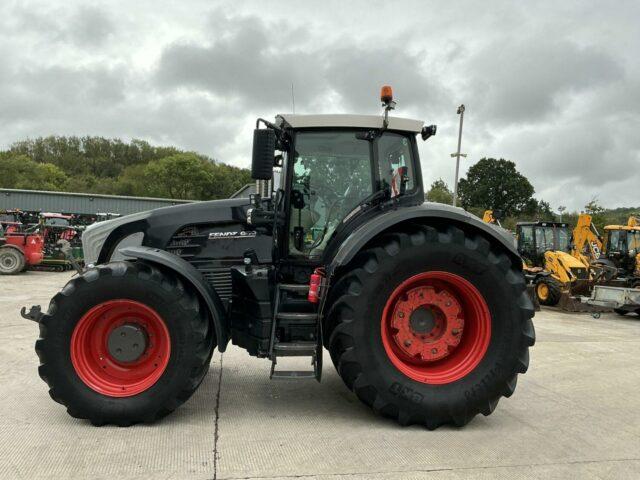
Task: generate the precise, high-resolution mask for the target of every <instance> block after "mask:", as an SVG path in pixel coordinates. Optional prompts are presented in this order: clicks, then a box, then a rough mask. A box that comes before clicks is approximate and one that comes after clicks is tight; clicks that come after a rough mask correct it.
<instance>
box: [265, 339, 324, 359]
mask: <svg viewBox="0 0 640 480" xmlns="http://www.w3.org/2000/svg"><path fill="white" fill-rule="evenodd" d="M316 347H317V343H316V342H278V343H276V344H275V346H274V347H273V351H274V352H275V353H276V355H277V356H279V357H312V356H314V355H315V354H316Z"/></svg>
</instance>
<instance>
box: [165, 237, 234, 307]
mask: <svg viewBox="0 0 640 480" xmlns="http://www.w3.org/2000/svg"><path fill="white" fill-rule="evenodd" d="M209 229H210V226H208V225H202V226H200V225H187V226H185V227H182V228H181V229H180V230H178V232H176V234H175V235H174V236H173V237H171V240H170V241H169V243H168V244H167V247H166V250H167V251H168V252H171V253H173V254H174V255H177V256H179V257H180V258H183V259H185V260H186V261H188V262H189V263H191V264H192V265H193V266H194V267H196V268H197V269H198V271H200V273H202V275H203V276H204V278H205V280H206V281H207V283H208V284H209V285H211V287H213V289H214V290H215V291H216V293H217V294H218V296H219V297H220V300H222V301H223V302H225V303H226V302H227V301H228V300H229V299H230V298H231V269H230V268H229V267H212V266H211V265H212V262H211V261H209V259H207V258H203V257H201V256H198V254H199V253H200V252H201V251H202V248H203V247H204V246H205V243H206V241H207V237H208V235H209V233H208V231H209Z"/></svg>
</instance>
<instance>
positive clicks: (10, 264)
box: [1, 254, 17, 270]
mask: <svg viewBox="0 0 640 480" xmlns="http://www.w3.org/2000/svg"><path fill="white" fill-rule="evenodd" d="M1 260H2V267H3V268H4V269H6V270H11V269H12V268H14V267H15V266H16V263H17V262H16V259H15V257H13V256H12V255H8V254H7V255H3V256H2V258H1Z"/></svg>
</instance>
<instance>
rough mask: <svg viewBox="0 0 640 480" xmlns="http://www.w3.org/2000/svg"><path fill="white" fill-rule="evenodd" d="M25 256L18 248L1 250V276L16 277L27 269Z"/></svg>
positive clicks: (3, 248)
mask: <svg viewBox="0 0 640 480" xmlns="http://www.w3.org/2000/svg"><path fill="white" fill-rule="evenodd" d="M25 264H26V261H25V258H24V255H23V254H22V252H20V250H18V249H17V248H12V247H2V248H0V275H15V274H16V273H20V272H21V271H22V269H23V268H24V267H25Z"/></svg>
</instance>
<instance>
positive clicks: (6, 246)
mask: <svg viewBox="0 0 640 480" xmlns="http://www.w3.org/2000/svg"><path fill="white" fill-rule="evenodd" d="M0 248H13V249H14V250H16V251H18V252H20V254H22V255H24V250H23V249H22V248H20V247H19V246H17V245H14V244H13V243H5V244H4V245H2V246H0Z"/></svg>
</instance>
